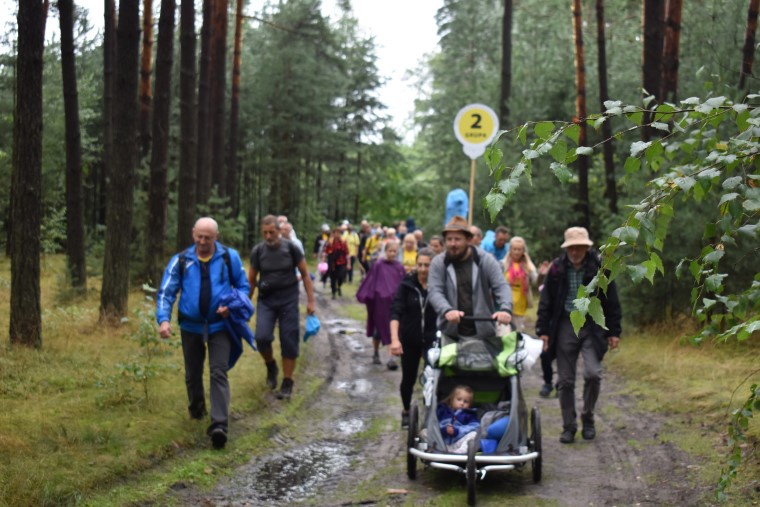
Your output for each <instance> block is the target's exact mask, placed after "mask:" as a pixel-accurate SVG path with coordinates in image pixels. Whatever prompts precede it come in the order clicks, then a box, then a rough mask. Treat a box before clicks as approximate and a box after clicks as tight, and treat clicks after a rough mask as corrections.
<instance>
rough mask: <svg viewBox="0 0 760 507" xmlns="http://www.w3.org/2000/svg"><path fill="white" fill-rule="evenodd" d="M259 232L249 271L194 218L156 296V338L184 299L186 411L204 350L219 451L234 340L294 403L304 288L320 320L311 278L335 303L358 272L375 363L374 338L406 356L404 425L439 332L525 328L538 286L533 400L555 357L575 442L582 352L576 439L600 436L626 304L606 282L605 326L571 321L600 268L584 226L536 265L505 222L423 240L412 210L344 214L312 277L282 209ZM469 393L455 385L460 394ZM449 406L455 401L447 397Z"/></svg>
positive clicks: (200, 411)
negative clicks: (355, 218) (607, 369)
mask: <svg viewBox="0 0 760 507" xmlns="http://www.w3.org/2000/svg"><path fill="white" fill-rule="evenodd" d="M260 231H261V234H262V238H263V241H262V242H260V243H259V244H257V245H256V246H255V247H254V248H253V249H252V250H251V254H250V268H249V271H248V274H247V275H246V271H245V267H244V266H243V263H242V261H241V258H240V255H239V254H238V252H237V251H235V250H234V249H232V248H229V247H227V246H225V245H223V244H222V243H220V242H219V241H218V235H219V226H218V224H217V223H216V221H214V220H213V219H212V218H209V217H204V218H200V219H199V220H198V221H197V222H196V223H195V226H194V228H193V231H192V232H193V241H194V244H193V245H192V246H191V247H189V248H188V249H186V250H184V251H182V252H180V253H178V254H176V255H174V256H173V257H172V258H171V260H170V261H169V263H168V265H167V267H166V270H165V272H164V276H163V280H162V282H161V285H160V288H159V291H158V294H157V311H156V321H157V323H158V325H159V334H160V336H161V337H162V338H169V337H170V336H171V325H170V322H171V315H172V309H173V306H174V303H175V301H176V300H177V298H178V297H179V301H178V322H179V327H180V335H181V341H182V350H183V357H184V365H185V384H186V387H187V396H188V412H189V415H190V417H191V418H194V419H203V418H204V417H205V416H206V415H207V409H206V402H205V393H204V387H203V368H204V363H205V358H206V351H207V350H208V357H209V371H210V384H211V385H210V409H211V410H210V413H211V424H210V425H209V427H208V429H207V434H208V435H209V437H210V439H211V443H212V445H213V447H214V448H217V449H220V448H223V447H224V446H225V444H226V442H227V438H228V419H229V404H230V389H229V382H228V378H227V372H228V371H229V369H230V368H232V366H234V364H235V361H236V360H237V358H239V357H240V354H241V353H242V342H243V341H246V342H248V343H249V344H250V345H251V346H252V347H254V349H258V352H259V354H260V355H261V357H262V358H263V360H264V365H265V370H266V385H267V387H268V388H269V389H271V390H273V391H275V390H276V392H275V395H276V397H277V398H278V399H284V400H287V399H289V398H290V397H291V396H292V395H293V389H294V380H293V375H294V371H295V366H296V361H297V358H298V356H299V343H300V339H299V337H300V332H299V330H300V317H299V294H300V285H301V284H303V287H304V291H305V293H306V299H307V303H306V312H307V314H308V315H315V313H316V300H315V296H314V292H315V291H314V282H313V280H318V281H321V283H322V289H323V290H326V286H327V282H328V280H329V282H330V291H331V296H332V299H337V298H342V286H343V284H344V282H346V281H347V282H348V283H352V282H353V279H354V275H355V271H358V272H357V273H356V275H357V276H358V277H360V278H361V283H360V285H359V287H358V290H357V293H356V298H357V300H358V301H359V302H361V303H363V304H365V305H366V307H367V336H368V338H370V339H371V340H372V344H373V347H372V349H373V354H372V359H371V361H372V363H373V364H375V365H382V364H383V361H382V360H381V359H380V346H381V345H383V346H385V347H387V349H388V352H389V357H388V359H387V361H385V367H387V369H388V370H396V369H398V363H397V362H396V361H397V358H400V361H401V380H400V385H399V392H400V397H401V405H402V411H401V426H402V428H406V427H408V425H409V409H410V405H411V401H412V396H413V391H414V385H415V383H416V381H417V375H418V372H419V368H420V363H421V361H425V360H426V358H427V351H428V350H429V349H430V348H431V346H432V345H433V343H434V342H435V336H436V333H437V331H438V330H441V331H442V332H444V333H445V334H447V335H449V336H459V337H465V338H466V337H470V338H474V339H485V338H487V337H493V336H496V335H497V333H504V334H506V333H507V332H509V327H507V326H511V328H512V329H514V330H516V331H520V332H524V331H526V320H525V316H526V313H527V310H528V308H531V307H532V306H533V304H534V301H533V287H535V286H536V285H539V287H538V289H539V294H540V297H539V303H538V310H537V321H536V334H537V336H538V338H539V339H540V340H542V341H543V353H542V354H541V366H542V373H543V379H544V383H543V386H542V388H541V391H540V393H539V394H540V395H541V396H543V397H549V396H550V395H551V393H552V391H553V390H554V388H555V384H554V383H553V373H554V372H553V371H552V363H553V361H554V360H556V363H557V373H558V380H557V383H556V389H557V394H558V398H559V403H560V408H561V411H562V421H563V422H562V431H561V435H560V437H559V440H560V442H562V443H566V444H569V443H572V442H573V441H574V439H575V434H576V432H577V429H578V423H577V414H576V410H575V379H576V370H577V361H578V357H579V356H582V357H583V364H584V369H583V379H584V387H583V408H582V410H581V416H580V418H581V424H582V432H581V435H582V437H583V438H584V439H586V440H591V439H594V438H595V436H596V428H595V425H594V411H595V407H596V402H597V399H598V397H599V392H600V387H601V379H602V367H601V361H602V359H603V357H604V354H605V353H606V352H607V350H608V349H615V348H616V347H617V346H618V344H619V341H620V334H621V319H622V312H621V308H620V302H619V300H618V297H617V291H616V288H615V284H614V282H613V283H611V284H610V286H609V287H608V289H607V291H606V293H601V292H599V293H598V294H596V295H597V296H598V297H599V298H600V301H601V306H602V311H603V313H604V317H605V322H606V326H607V327H606V328H603V327H601V326H599V325H598V324H596V323H594V322H593V320H592V319H591V318H590V317H588V318H587V319H586V322H585V324H584V325H583V326H582V327H581V329H580V330H579V332H578V333H577V334H576V333H575V330H574V328H573V326H572V324H571V321H570V313H571V312H572V311H574V310H575V306H574V299H575V298H576V295H577V292H578V288H579V287H580V286H581V285H587V284H588V283H589V282H590V281H591V279H592V278H593V277H594V276H595V275H596V273H597V271H598V270H599V269H600V265H601V263H600V258H599V254H598V252H596V251H595V250H593V249H592V248H591V247H592V245H593V242H592V241H591V239H590V238H589V234H588V231H587V230H586V229H585V228H583V227H570V228H568V229H567V230H566V231H565V235H564V242H563V243H562V244H561V248H562V249H564V252H563V253H562V254H561V255H560V256H558V257H557V258H555V259H554V260H553V261H551V262H548V261H544V262H542V263H540V265H539V266H538V267H537V266H536V265H535V264H534V263H533V261H532V260H531V258H530V255H529V253H528V245H527V243H526V241H525V239H524V238H522V237H519V236H515V237H512V238H510V231H509V229H507V228H506V227H504V226H498V227H497V228H496V229H495V231H493V232H492V231H488V232H487V234H486V235H483V233H482V231H481V230H480V229H479V228H478V227H476V226H474V225H471V224H469V223H468V222H467V220H466V219H465V218H464V217H462V216H458V215H455V216H453V217H451V218H450V219H449V221H448V222H447V223H446V225H445V227H444V228H443V230H442V231H441V235H434V236H432V237H430V239H429V241H428V242H426V241H425V235H424V232H423V231H422V230H421V229H419V228H417V227H416V225H415V221H414V219H412V218H409V219H408V220H406V221H405V222H400V223H399V224H397V225H396V226H394V227H383V226H382V225H381V224H380V223H374V224H370V223H369V222H368V221H366V220H364V221H362V222H361V224H360V226H359V230H358V232H357V231H356V230H354V227H353V225H352V224H350V223H349V222H348V221H347V220H346V221H344V222H343V223H342V224H341V225H339V226H337V227H334V228H331V227H330V226H329V225H328V224H323V225H322V227H321V230H320V232H319V234H318V235H317V237H316V239H315V241H314V246H313V249H312V254H313V256H314V259H315V260H316V262H317V273H316V275H312V274H311V273H310V272H309V270H308V268H307V265H306V260H305V252H304V249H303V242H302V241H301V240H299V239H298V236H297V235H296V231H295V230H294V229H293V226H292V224H290V223H289V222H288V220H287V217H284V216H280V217H275V216H274V215H267V216H265V217H264V218H263V219H262V220H261V222H260ZM542 282H543V283H542ZM541 283H542V284H541ZM257 289H258V295H257V300H256V303H257V304H256V310H257V311H256V327H255V338H254V334H253V332H252V331H251V329H250V328H249V327H248V325H247V322H248V320H249V319H250V318H251V316H252V315H253V306H252V305H251V299H252V298H253V296H254V294H256V290H257ZM178 295H179V296H178ZM474 317H477V319H475V318H474ZM483 317H486V319H483ZM311 318H312V317H310V319H311ZM275 325H277V326H278V328H279V333H278V336H279V340H280V349H281V354H280V355H281V357H280V362H281V365H280V366H281V367H282V381H281V383H280V387H279V389H277V385H278V381H279V379H278V376H279V374H280V366H278V363H277V360H276V358H275V356H274V351H273V347H272V345H273V341H274V337H275V335H274V329H275ZM466 388H467V386H463V389H464V391H463V392H465V391H466ZM458 392H459V391H458ZM446 410H454V412H456V410H458V409H456V408H455V407H454V405H450V407H448V408H446ZM454 412H452V414H453V413H454ZM447 413H448V412H447ZM448 420H451V421H452V422H451V423H450V424H451V426H448V427H447V428H451V429H446V431H447V432H449V433H448V437H450V438H451V439H452V443H453V442H454V441H456V440H459V438H455V437H454V434H453V433H455V431H454V429H453V428H454V427H455V426H456V425H455V424H454V420H452V419H451V418H449V419H448ZM460 422H461V421H460ZM457 431H458V430H457ZM457 434H458V433H457Z"/></svg>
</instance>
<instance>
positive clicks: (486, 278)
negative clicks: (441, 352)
mask: <svg viewBox="0 0 760 507" xmlns="http://www.w3.org/2000/svg"><path fill="white" fill-rule="evenodd" d="M443 238H444V242H445V244H446V253H445V255H437V256H435V258H433V262H432V263H431V264H430V275H429V278H428V279H429V284H428V291H429V295H428V301H429V302H430V304H431V305H432V306H433V309H434V310H435V311H436V313H437V314H438V327H439V328H440V329H441V330H442V331H443V332H444V333H445V334H447V335H449V336H474V337H478V338H490V337H493V336H495V335H496V323H495V322H490V321H471V320H463V319H462V317H464V316H475V317H484V316H490V317H492V318H493V319H494V320H495V321H497V322H498V323H499V324H504V325H506V324H509V323H510V321H511V320H512V289H510V287H509V285H508V284H507V282H506V280H505V278H504V273H503V272H502V269H501V266H500V265H499V263H498V262H497V261H496V259H494V258H493V256H491V255H488V254H487V253H486V252H485V251H484V250H482V249H480V248H478V247H476V246H473V245H470V244H469V241H470V239H471V238H472V233H471V232H470V229H469V227H468V225H467V220H465V219H464V218H463V217H461V216H458V215H457V216H454V217H452V218H451V220H450V221H449V223H448V224H446V227H445V228H444V229H443Z"/></svg>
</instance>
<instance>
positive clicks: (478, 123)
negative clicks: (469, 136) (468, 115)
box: [470, 113, 483, 129]
mask: <svg viewBox="0 0 760 507" xmlns="http://www.w3.org/2000/svg"><path fill="white" fill-rule="evenodd" d="M472 117H473V118H475V123H473V124H472V125H471V126H470V128H471V129H479V128H481V127H480V120H482V119H483V118H482V117H481V116H480V115H479V114H477V113H473V114H472Z"/></svg>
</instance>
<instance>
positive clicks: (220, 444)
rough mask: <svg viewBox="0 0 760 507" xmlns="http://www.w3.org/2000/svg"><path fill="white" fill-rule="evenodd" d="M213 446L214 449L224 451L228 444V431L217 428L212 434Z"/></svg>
mask: <svg viewBox="0 0 760 507" xmlns="http://www.w3.org/2000/svg"><path fill="white" fill-rule="evenodd" d="M210 436H211V445H212V446H213V447H214V449H224V445H225V444H226V443H227V430H225V429H224V428H222V427H221V426H217V427H216V428H214V429H213V430H211V433H210Z"/></svg>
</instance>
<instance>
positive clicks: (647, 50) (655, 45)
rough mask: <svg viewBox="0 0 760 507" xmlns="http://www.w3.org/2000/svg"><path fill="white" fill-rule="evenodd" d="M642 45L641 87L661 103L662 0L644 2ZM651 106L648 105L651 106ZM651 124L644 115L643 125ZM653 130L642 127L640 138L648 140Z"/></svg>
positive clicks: (663, 12)
mask: <svg viewBox="0 0 760 507" xmlns="http://www.w3.org/2000/svg"><path fill="white" fill-rule="evenodd" d="M642 17H643V25H644V27H643V31H644V45H643V55H642V65H641V71H642V86H643V87H644V90H646V93H648V94H650V95H654V97H655V101H656V102H661V100H660V99H661V97H658V95H659V94H660V90H661V77H662V44H663V43H662V39H663V33H664V24H665V2H663V1H662V0H644V12H643V16H642ZM652 105H653V104H650V106H652ZM651 122H652V115H651V114H649V113H646V114H645V115H644V124H645V125H646V124H648V123H651ZM653 130H654V129H652V128H650V127H644V128H642V129H641V137H642V139H643V140H645V141H646V140H648V139H649V138H651V137H652V135H654V134H655V133H654V132H653Z"/></svg>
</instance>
